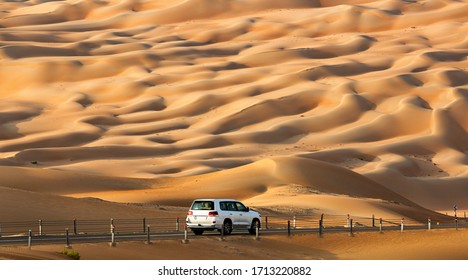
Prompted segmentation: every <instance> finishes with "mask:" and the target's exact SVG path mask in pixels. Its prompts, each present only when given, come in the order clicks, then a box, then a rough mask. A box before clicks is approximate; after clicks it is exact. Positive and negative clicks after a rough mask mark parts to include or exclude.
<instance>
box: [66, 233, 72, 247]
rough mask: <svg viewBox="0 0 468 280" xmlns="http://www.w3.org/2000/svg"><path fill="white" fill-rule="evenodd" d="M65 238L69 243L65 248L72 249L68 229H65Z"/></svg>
mask: <svg viewBox="0 0 468 280" xmlns="http://www.w3.org/2000/svg"><path fill="white" fill-rule="evenodd" d="M65 236H66V241H67V245H66V246H65V247H66V248H68V249H70V248H71V246H70V236H69V235H68V228H66V229H65Z"/></svg>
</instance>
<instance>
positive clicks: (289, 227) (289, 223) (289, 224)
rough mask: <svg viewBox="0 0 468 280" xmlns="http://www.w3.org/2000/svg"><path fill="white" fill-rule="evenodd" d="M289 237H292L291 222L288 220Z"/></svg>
mask: <svg viewBox="0 0 468 280" xmlns="http://www.w3.org/2000/svg"><path fill="white" fill-rule="evenodd" d="M288 236H291V221H290V220H288Z"/></svg>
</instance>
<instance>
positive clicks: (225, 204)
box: [219, 201, 237, 211]
mask: <svg viewBox="0 0 468 280" xmlns="http://www.w3.org/2000/svg"><path fill="white" fill-rule="evenodd" d="M219 208H220V209H221V210H224V211H237V208H236V204H235V203H234V202H232V201H222V202H220V203H219Z"/></svg>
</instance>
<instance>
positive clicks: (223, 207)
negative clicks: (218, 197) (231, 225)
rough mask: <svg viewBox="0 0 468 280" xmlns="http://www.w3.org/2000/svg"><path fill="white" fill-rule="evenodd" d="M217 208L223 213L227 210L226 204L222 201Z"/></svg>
mask: <svg viewBox="0 0 468 280" xmlns="http://www.w3.org/2000/svg"><path fill="white" fill-rule="evenodd" d="M219 208H220V209H221V210H223V211H226V210H228V207H227V203H226V202H224V201H223V202H220V203H219Z"/></svg>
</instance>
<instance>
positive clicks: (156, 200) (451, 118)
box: [0, 0, 468, 222]
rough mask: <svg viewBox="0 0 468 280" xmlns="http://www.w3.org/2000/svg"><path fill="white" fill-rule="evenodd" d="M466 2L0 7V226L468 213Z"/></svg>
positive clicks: (221, 0) (129, 1)
mask: <svg viewBox="0 0 468 280" xmlns="http://www.w3.org/2000/svg"><path fill="white" fill-rule="evenodd" d="M467 4H468V3H467V1H465V0H458V1H453V0H422V1H416V0H415V1H410V0H351V1H337V0H320V1H319V0H310V1H307V0H290V1H280V0H269V1H267V0H249V1H246V0H174V1H168V0H154V1H149V0H124V1H117V0H107V1H101V0H92V1H84V0H63V1H47V0H24V1H23V0H22V1H11V0H0V94H1V95H0V194H1V195H0V202H1V203H0V222H1V221H27V220H34V219H50V220H60V219H73V218H80V219H90V218H93V217H94V218H110V217H117V218H133V217H149V216H157V217H169V216H171V217H173V216H175V215H177V216H179V215H180V216H181V215H184V214H185V211H186V209H188V207H189V206H190V204H191V202H192V201H193V200H194V199H197V198H233V199H239V200H242V201H243V202H244V203H245V204H246V205H247V206H249V207H252V208H254V209H255V208H257V209H269V210H270V211H272V212H278V213H287V214H291V213H300V212H307V213H313V214H314V215H319V214H320V213H326V214H336V215H345V214H348V213H351V214H352V215H355V216H370V215H375V216H376V217H385V218H389V219H399V218H402V217H404V218H406V219H408V220H415V221H420V222H421V221H425V220H427V218H428V217H432V218H434V219H442V220H443V219H446V220H451V219H453V215H454V206H456V207H458V211H459V213H463V212H465V211H467V209H468V168H467V166H468V133H467V131H468V114H467V113H466V111H467V110H468V62H467V56H468V37H467V34H468V24H467V19H468V5H467Z"/></svg>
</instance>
